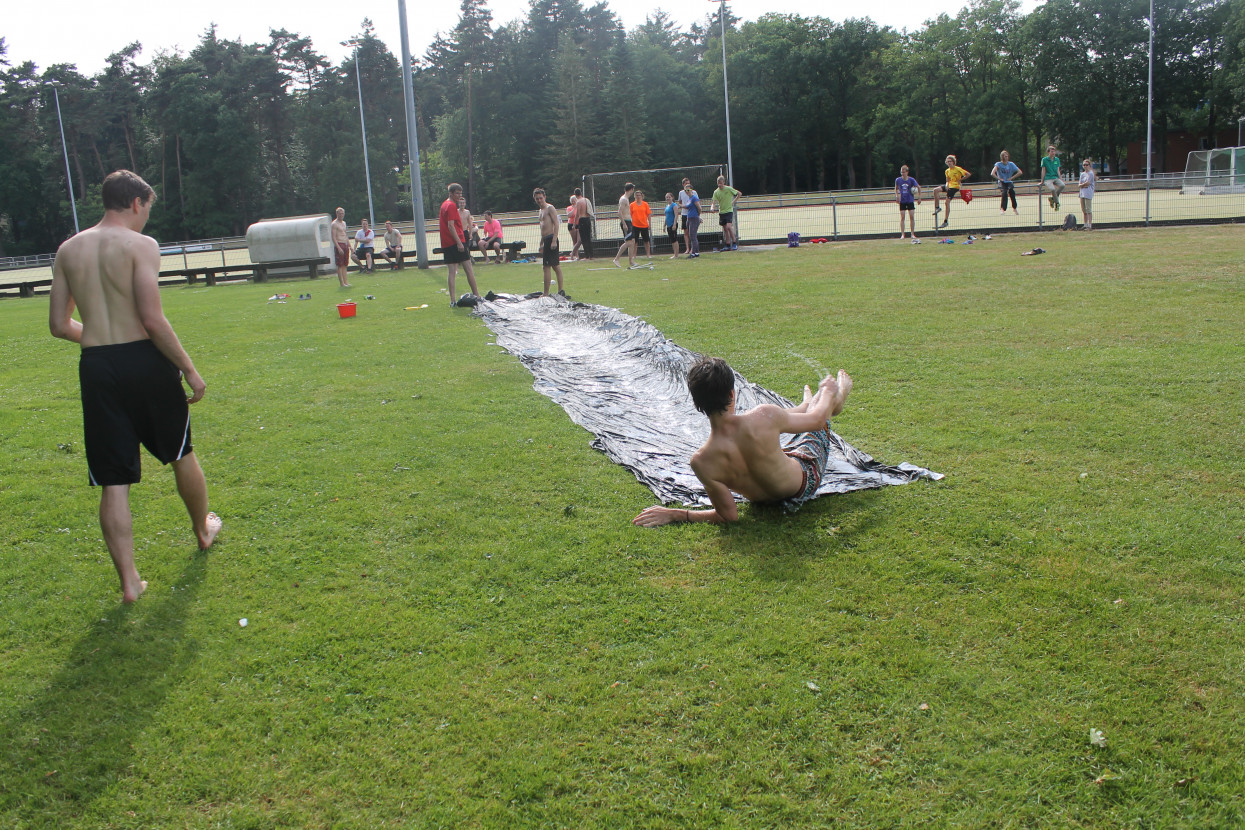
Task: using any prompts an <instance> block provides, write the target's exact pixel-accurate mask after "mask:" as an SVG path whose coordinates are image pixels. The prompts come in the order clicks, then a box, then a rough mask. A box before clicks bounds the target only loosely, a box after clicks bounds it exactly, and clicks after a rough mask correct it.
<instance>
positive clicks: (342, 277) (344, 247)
mask: <svg viewBox="0 0 1245 830" xmlns="http://www.w3.org/2000/svg"><path fill="white" fill-rule="evenodd" d="M329 229H330V230H332V232H333V262H334V263H336V264H337V281H338V282H339V283H341V287H342V288H349V287H350V283H348V282H346V266H348V265H349V264H350V241H349V237H348V235H347V234H346V210H345V208H338V209H337V218H335V219H334V220H333V222H332V224H330V225H329Z"/></svg>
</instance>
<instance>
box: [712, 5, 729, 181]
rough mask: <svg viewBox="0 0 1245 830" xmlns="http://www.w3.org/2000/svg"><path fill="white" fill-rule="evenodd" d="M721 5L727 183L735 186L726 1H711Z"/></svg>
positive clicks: (719, 15) (719, 16) (719, 10)
mask: <svg viewBox="0 0 1245 830" xmlns="http://www.w3.org/2000/svg"><path fill="white" fill-rule="evenodd" d="M709 2H711V3H714V2H716V3H719V4H720V6H719V9H718V19H719V20H720V21H721V22H722V98H723V99H724V100H725V102H726V183H727V184H729V185H730V186H731V187H734V186H735V164H734V161H733V160H732V158H731V93H730V87H729V85H728V84H727V81H726V0H709Z"/></svg>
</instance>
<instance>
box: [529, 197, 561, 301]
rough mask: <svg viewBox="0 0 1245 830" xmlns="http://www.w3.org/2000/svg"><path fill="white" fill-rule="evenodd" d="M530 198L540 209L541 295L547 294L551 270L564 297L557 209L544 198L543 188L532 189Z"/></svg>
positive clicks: (545, 295)
mask: <svg viewBox="0 0 1245 830" xmlns="http://www.w3.org/2000/svg"><path fill="white" fill-rule="evenodd" d="M532 198H533V199H535V200H536V207H537V208H538V209H539V211H540V214H539V216H538V218H539V219H540V255H541V263H542V264H543V265H544V268H545V293H544V294H542V295H541V296H544V297H548V296H549V277H550V272H551V271H552V272H553V273H554V274H557V275H558V293H559V294H562V296H563V297H565V296H566V294H564V293H563V291H562V261H561V257H559V256H558V253H559V249H558V225H559V222H558V209H557V208H555V207H554V206H553V205H551V204H549V202H548V201H547V200H546V198H545V191H544V188H540V187H538V188H536V189H535V190H533V191H532Z"/></svg>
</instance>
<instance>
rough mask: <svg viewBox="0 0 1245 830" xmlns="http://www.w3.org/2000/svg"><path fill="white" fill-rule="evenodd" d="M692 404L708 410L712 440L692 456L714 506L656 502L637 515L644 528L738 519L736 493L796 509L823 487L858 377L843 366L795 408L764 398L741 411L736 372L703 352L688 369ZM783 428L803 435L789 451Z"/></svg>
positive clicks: (809, 392)
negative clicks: (837, 426)
mask: <svg viewBox="0 0 1245 830" xmlns="http://www.w3.org/2000/svg"><path fill="white" fill-rule="evenodd" d="M687 388H688V391H689V392H691V393H692V403H693V404H695V405H696V408H697V409H699V410H700V411H701V412H703V413H705V414H706V415H708V416H709V440H708V441H706V442H705V445H704V446H703V447H701V448H700V449H699V450H697V451H696V452H695V454H694V455H692V471H693V472H695V473H696V477H697V478H699V479H700V483H701V484H703V485H704V486H705V492H706V493H707V494H708V496H709V501H710V502H712V503H713V509H711V510H684V509H683V508H677V509H676V508H671V507H663V506H661V505H656V506H653V507H649V508H647V509H646V510H645V511H644V512H643V513H641V514H640V515H638V516H636V517H635V518H634V519H632V520H631V523H632V524H634V525H638V526H640V527H659V526H661V525H664V524H670V523H671V522H715V523H718V524H721V523H725V522H733V521H735V520H736V519H738V518H739V509H738V507H737V506H736V504H735V498H734V496H733V495H732V492H735V493H739V494H740V495H741V496H743V497H745V498H746V499H748V500H749V501H752V502H779V503H781V504H782V505H783V506H784V507H787V508H789V509H796V508H798V507H799V506H800V505H802V504H803V503H804V502H806V501H808V500H809V499H811V498H812V497H813V496H814V495H816V493H817V488H818V487H819V486H820V485H821V479H822V476H823V475H824V474H825V471H826V461H827V459H828V457H829V454H830V424H829V422H828V420H827V419H828V418H829V417H830V416H832V415H838V414H839V413H840V412H841V411H842V410H843V402H844V401H845V400H846V399H847V396H848V394H849V393H850V392H851V391H852V379H851V377H850V376H849V375H848V374H847V372H844V371H842V370H839V374H838V377H831V376H829V375H827V376H826V377H825V378H824V379H823V380H822V381H821V384H820V385H819V386H818V389H817V393H816V394H813V393H812V391H811V390H810V389H809V388H808V387H807V386H805V387H804V401H803V403H801V404H800V405H799V406H794V407H791V408H790V409H787V408H784V407H781V406H775V405H774V404H762V405H760V406H758V407H756V408H755V409H751V410H749V411H747V412H745V413H743V414H742V415H737V414H735V372H734V370H733V369H731V367H730V366H728V365H727V363H726V361H725V360H722V359H721V358H719V357H702V358H701V359H700V360H698V361H696V363H695V364H693V366H692V368H691V369H690V370H688V373H687ZM784 433H791V434H795V433H802V434H801V435H800V437H799V438H798V439H796V442H795V443H794V444H793V445H791V446H790V447H788V448H787V449H786V450H785V451H784V450H783V449H782V447H781V445H780V444H779V436H781V435H782V434H784Z"/></svg>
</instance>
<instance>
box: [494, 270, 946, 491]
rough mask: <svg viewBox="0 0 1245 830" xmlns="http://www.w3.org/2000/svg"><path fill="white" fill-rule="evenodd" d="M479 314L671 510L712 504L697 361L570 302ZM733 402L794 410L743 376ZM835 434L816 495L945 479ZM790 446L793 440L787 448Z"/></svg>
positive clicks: (549, 392)
mask: <svg viewBox="0 0 1245 830" xmlns="http://www.w3.org/2000/svg"><path fill="white" fill-rule="evenodd" d="M474 314H476V315H477V316H479V317H480V318H482V319H483V320H484V323H485V325H487V326H488V327H489V329H490V330H491V331H492V332H493V334H494V335H496V337H497V345H499V346H501V347H502V348H504V349H505V350H506V351H508V352H510V353H511V354H513V355H515V356H516V357H518V358H519V360H520V362H522V363H523V365H524V366H526V367H527V368H528V369H529V370H530V371H531V373H532V375H533V376H534V377H535V379H536V380H535V383H534V384H533V386H534V387H535V389H536V390H537V391H538V392H540V393H541V394H542V395H546V396H548V397H549V398H551V399H552V400H553V401H555V402H556V403H557V404H558V405H559V406H561V407H562V408H563V409H564V410H566V413H567V414H568V415H569V416H570V417H571V420H572V421H574V422H575V423H577V424H579V425H580V426H582V427H583V428H584V429H586V430H588V431H589V432H591V433H592V434H593V435H594V436H595V437H594V438H593V440H592V446H593V447H594V448H596V449H598V450H600V451H601V452H603V453H605V454H606V455H607V456H609V458H610V460H612V461H614V462H615V463H617V464H621V465H622V466H624V467H626V468H627V469H628V470H630V471H631V472H632V473H634V474H635V477H636V478H637V479H639V481H640V482H641V483H642V484H644V485H645V486H646V487H648V488H649V489H650V490H652V491H653V493H654V494H655V495H656V496H657V497H658V498H659V499H660V500H661V501H662V503H663V504H670V503H675V502H677V503H680V504H684V505H689V506H690V505H708V504H709V498H708V496H706V495H705V490H704V488H703V487H702V486H701V484H700V481H699V479H697V478H696V474H695V473H693V472H692V468H691V467H690V466H689V459H690V458H691V456H692V453H694V452H695V451H696V450H697V449H699V448H700V446H701V445H702V444H704V442H705V441H706V439H708V437H709V419H708V418H706V417H705V416H704V415H702V414H701V413H700V412H697V411H696V408H695V407H694V406H693V405H692V398H691V395H690V394H688V391H687V370H688V369H689V368H690V367H691V365H692V364H693V363H694V362H695V361H696V359H697V357H698V356H699V355H697V354H696V353H695V352H691V351H688V350H687V349H685V348H683V347H682V346H679V345H678V344H676V343H674V342H672V341H670V340H667V339H666V338H665V336H663V335H662V333H661V332H660V331H658V330H657V329H656V328H654V327H653V326H651V325H649V324H648V323H646V322H644V321H643V320H641V319H639V318H637V317H632V316H631V315H629V314H624V313H623V312H621V311H619V310H618V309H616V308H608V307H606V306H599V305H590V304H588V303H579V302H572V301H570V300H568V299H565V298H563V297H557V296H553V297H540V296H537V295H528V296H527V297H521V296H516V295H510V294H492V293H490V294H489V296H488V298H487V299H486V300H484V301H483V302H480V303H479V304H478V305H477V306H476V309H475V311H474ZM728 359H729V358H728ZM735 401H736V410H737V411H739V412H745V411H747V410H749V409H752V408H753V407H755V406H757V405H759V404H763V403H773V404H778V405H780V406H792V405H793V404H792V402H791V401H789V400H787V399H786V398H784V397H782V396H781V395H779V394H777V393H775V392H771V391H770V390H768V389H766V388H764V387H761V386H757V385H756V384H754V383H749V382H748V381H747V380H746V379H745V378H744V377H743V376H742V375H740V374H739V373H738V372H736V373H735ZM831 438H832V439H833V444H834V448H833V450H832V452H831V455H830V460H829V463H828V464H827V467H826V475H825V477H824V478H823V479H822V482H821V487H820V488H819V489H818V490H817V495H818V496H824V495H826V494H828V493H847V492H851V491H853V490H865V489H869V488H873V487H884V486H886V485H891V484H907V483H909V482H911V481H915V480H917V479H921V478H925V479H930V480H937V479H940V478H942V475H941V474H939V473H934V472H931V471H929V470H926V469H925V468H923V467H917V466H915V465H913V464H907V463H904V464H899V465H898V466H890V465H886V464H881V463H879V462H877V461H874V460H873V458H871V457H870V456H869V455H867V454H865V453H863V452H861V451H860V450H858V449H856V448H855V447H853V446H851V445H850V444H848V443H847V442H846V441H844V440H843V439H842V438H841V437H840V436H839V435H838V434H837V433H833V432H832V433H831ZM792 440H794V436H786V437H785V441H784V445H785V443H786V442H789V441H792ZM735 498H736V500H738V501H745V499H744V498H743V497H742V496H739V495H736V496H735Z"/></svg>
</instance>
